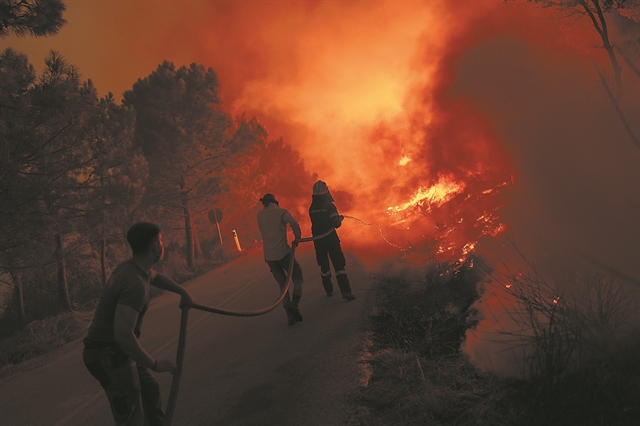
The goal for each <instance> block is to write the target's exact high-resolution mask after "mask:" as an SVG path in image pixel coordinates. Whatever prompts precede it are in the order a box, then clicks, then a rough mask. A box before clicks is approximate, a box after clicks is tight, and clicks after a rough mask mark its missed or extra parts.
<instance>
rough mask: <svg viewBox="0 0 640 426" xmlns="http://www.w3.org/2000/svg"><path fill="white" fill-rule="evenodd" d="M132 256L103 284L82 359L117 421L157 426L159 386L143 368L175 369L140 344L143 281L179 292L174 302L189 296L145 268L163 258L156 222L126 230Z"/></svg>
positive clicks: (145, 303)
mask: <svg viewBox="0 0 640 426" xmlns="http://www.w3.org/2000/svg"><path fill="white" fill-rule="evenodd" d="M127 241H128V242H129V245H130V246H131V250H132V251H133V257H132V258H131V259H129V260H127V261H125V262H123V263H121V264H120V265H118V266H117V267H116V269H115V270H114V271H113V273H112V274H111V276H110V277H109V280H108V281H107V286H106V287H105V289H104V291H103V293H102V296H101V297H100V301H99V302H98V307H97V308H96V312H95V314H94V317H93V321H92V322H91V326H90V327H89V332H88V334H87V337H86V338H85V339H84V346H85V348H84V352H83V353H82V358H83V361H84V364H85V365H86V367H87V369H88V370H89V372H90V373H91V375H92V376H93V377H95V378H96V379H97V380H98V381H99V382H100V385H101V386H102V388H103V389H104V391H105V393H106V394H107V398H108V399H109V404H110V406H111V412H112V413H113V418H114V419H115V421H116V424H117V425H140V426H142V425H143V424H145V422H144V418H145V416H146V417H147V420H148V424H149V425H151V426H156V425H157V426H160V425H162V423H163V420H164V413H163V411H162V403H161V399H160V386H159V385H158V382H157V381H156V380H155V378H154V377H153V375H152V374H151V373H150V372H149V370H153V371H155V372H158V373H162V372H167V371H168V372H171V373H172V374H173V373H174V372H175V369H176V365H175V364H174V363H173V362H172V361H170V360H168V359H161V360H157V359H153V357H152V356H151V355H149V354H148V353H147V352H146V351H145V350H144V349H143V348H142V346H140V342H139V341H138V337H139V336H140V325H141V324H142V318H143V317H144V314H145V312H146V311H147V308H148V307H149V284H151V285H153V286H155V287H158V288H161V289H163V290H169V291H171V292H173V293H177V294H179V295H180V296H182V298H181V301H180V306H192V305H193V298H192V297H191V295H190V294H189V293H188V292H187V290H185V289H184V288H182V287H181V286H180V285H179V284H177V283H176V282H174V281H173V280H171V279H170V278H168V277H166V276H164V275H162V274H160V273H157V272H156V271H154V270H153V269H151V267H152V266H153V265H154V264H155V263H157V262H158V261H160V260H161V259H162V258H163V257H164V245H163V243H162V234H161V232H160V228H159V227H158V225H155V224H153V223H148V222H139V223H136V224H135V225H133V226H132V227H131V228H130V229H129V231H128V232H127Z"/></svg>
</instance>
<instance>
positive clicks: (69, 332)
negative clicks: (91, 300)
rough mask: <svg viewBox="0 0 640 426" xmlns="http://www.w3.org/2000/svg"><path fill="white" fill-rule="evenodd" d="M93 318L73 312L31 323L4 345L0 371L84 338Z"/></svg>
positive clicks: (0, 347)
mask: <svg viewBox="0 0 640 426" xmlns="http://www.w3.org/2000/svg"><path fill="white" fill-rule="evenodd" d="M92 318H93V311H73V312H65V313H63V314H59V315H56V316H54V317H51V318H46V319H43V320H40V321H33V322H31V323H29V324H28V325H27V327H25V329H24V330H22V332H21V333H20V334H18V335H17V336H15V337H12V338H9V339H4V340H2V342H0V368H5V367H7V366H10V365H13V364H17V363H20V362H22V361H26V360H29V359H32V358H35V357H37V356H40V355H44V354H47V353H49V352H51V351H52V350H54V349H56V348H59V347H61V346H63V345H64V344H66V343H68V342H71V341H73V340H75V339H77V338H79V337H82V336H84V335H85V334H86V331H87V328H88V327H89V324H90V322H91V319H92Z"/></svg>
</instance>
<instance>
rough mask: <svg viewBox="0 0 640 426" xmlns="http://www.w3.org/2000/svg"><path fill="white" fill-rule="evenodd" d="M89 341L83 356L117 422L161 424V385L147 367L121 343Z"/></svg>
mask: <svg viewBox="0 0 640 426" xmlns="http://www.w3.org/2000/svg"><path fill="white" fill-rule="evenodd" d="M96 346H101V345H96V344H95V342H94V344H92V343H90V342H89V343H87V342H85V350H84V351H83V352H82V360H83V361H84V365H85V366H86V367H87V370H89V373H91V375H92V376H93V377H95V378H96V379H97V380H98V382H100V386H102V388H103V389H104V391H105V393H106V395H107V399H108V400H109V405H110V406H111V412H112V414H113V419H114V420H115V422H116V425H118V426H119V425H127V426H128V425H136V426H137V425H140V426H142V425H143V424H144V417H145V416H146V417H147V418H148V422H149V425H151V426H161V425H162V423H163V421H164V413H163V412H162V406H161V398H160V386H159V385H158V382H157V381H156V380H155V378H154V377H153V375H151V373H150V372H149V370H148V369H147V368H145V367H142V366H139V365H136V364H135V363H134V362H133V361H132V360H131V359H129V358H128V357H127V355H126V354H125V353H124V352H122V350H120V349H119V348H117V347H115V348H114V347H112V346H103V347H96Z"/></svg>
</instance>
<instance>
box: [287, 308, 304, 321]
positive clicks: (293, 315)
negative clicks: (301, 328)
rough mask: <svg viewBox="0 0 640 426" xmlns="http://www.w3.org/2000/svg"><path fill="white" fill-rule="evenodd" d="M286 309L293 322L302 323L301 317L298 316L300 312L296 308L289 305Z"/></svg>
mask: <svg viewBox="0 0 640 426" xmlns="http://www.w3.org/2000/svg"><path fill="white" fill-rule="evenodd" d="M286 309H287V315H288V316H289V318H293V319H294V320H295V321H298V322H302V315H300V310H299V309H298V307H297V306H294V305H289V306H288V307H287V308H286Z"/></svg>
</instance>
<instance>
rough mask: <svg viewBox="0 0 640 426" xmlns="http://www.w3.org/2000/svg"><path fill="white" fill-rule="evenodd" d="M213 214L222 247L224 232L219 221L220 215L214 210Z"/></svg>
mask: <svg viewBox="0 0 640 426" xmlns="http://www.w3.org/2000/svg"><path fill="white" fill-rule="evenodd" d="M213 215H214V216H215V218H216V228H217V229H218V237H219V238H220V246H221V247H222V246H223V245H224V244H222V234H221V233H220V224H219V223H218V215H217V214H216V211H215V210H214V211H213Z"/></svg>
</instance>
